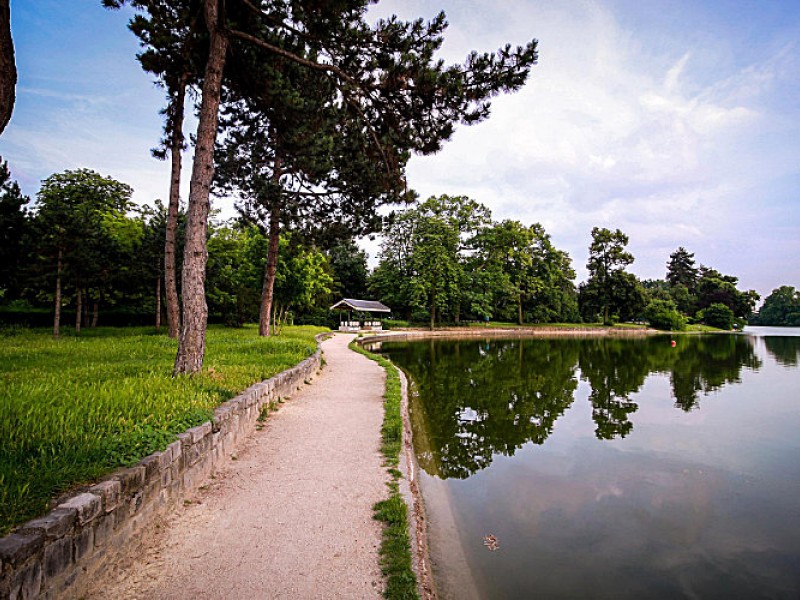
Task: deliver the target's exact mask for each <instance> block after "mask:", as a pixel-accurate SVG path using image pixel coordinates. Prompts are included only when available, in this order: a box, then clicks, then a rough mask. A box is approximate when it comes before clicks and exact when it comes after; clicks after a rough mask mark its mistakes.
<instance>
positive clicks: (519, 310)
mask: <svg viewBox="0 0 800 600" xmlns="http://www.w3.org/2000/svg"><path fill="white" fill-rule="evenodd" d="M517 322H518V324H519V325H522V295H519V296H518V297H517Z"/></svg>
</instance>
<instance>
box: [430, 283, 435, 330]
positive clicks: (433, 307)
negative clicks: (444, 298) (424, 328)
mask: <svg viewBox="0 0 800 600" xmlns="http://www.w3.org/2000/svg"><path fill="white" fill-rule="evenodd" d="M435 326H436V287H434V288H433V289H431V331H433V328H434V327H435Z"/></svg>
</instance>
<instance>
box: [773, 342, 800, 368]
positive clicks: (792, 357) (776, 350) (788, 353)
mask: <svg viewBox="0 0 800 600" xmlns="http://www.w3.org/2000/svg"><path fill="white" fill-rule="evenodd" d="M764 345H765V346H766V347H767V352H769V353H770V355H771V356H772V358H774V359H775V361H776V362H777V363H778V364H781V365H783V366H784V367H795V366H797V364H798V363H800V336H795V337H765V338H764Z"/></svg>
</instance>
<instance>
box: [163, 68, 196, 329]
mask: <svg viewBox="0 0 800 600" xmlns="http://www.w3.org/2000/svg"><path fill="white" fill-rule="evenodd" d="M188 78H189V77H188V75H187V74H185V73H184V74H183V75H182V76H181V80H180V84H179V89H178V90H176V93H175V100H174V104H173V106H172V111H173V113H172V136H171V138H170V150H169V152H170V159H171V162H172V165H171V173H170V183H169V208H168V209H167V234H166V239H165V241H164V286H165V288H166V289H165V292H166V295H167V298H166V304H167V327H168V328H169V337H171V338H176V337H178V332H179V331H180V329H181V313H180V307H179V306H178V283H177V275H176V273H175V270H176V269H175V245H176V238H177V232H178V213H179V208H180V199H181V166H182V163H181V153H182V152H183V113H184V104H185V99H186V85H187V81H188ZM159 298H160V296H159ZM158 319H159V320H160V319H161V313H159V317H158ZM159 326H160V325H156V328H158V327H159Z"/></svg>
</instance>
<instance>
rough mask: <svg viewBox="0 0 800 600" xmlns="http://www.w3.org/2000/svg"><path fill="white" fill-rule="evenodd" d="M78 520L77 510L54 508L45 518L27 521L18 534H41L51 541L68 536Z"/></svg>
mask: <svg viewBox="0 0 800 600" xmlns="http://www.w3.org/2000/svg"><path fill="white" fill-rule="evenodd" d="M77 520H78V510H77V509H75V508H56V509H54V510H51V511H50V512H49V513H47V514H46V515H45V516H43V517H40V518H38V519H34V520H33V521H28V522H27V523H25V525H23V526H22V527H20V529H19V530H18V532H19V533H41V534H43V535H44V537H45V538H47V539H49V540H52V539H55V538H58V537H62V536H65V535H68V534H69V533H70V532H71V531H72V529H73V527H75V522H76V521H77Z"/></svg>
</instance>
